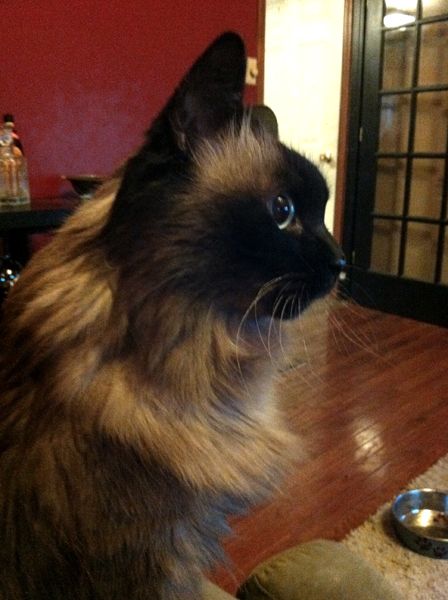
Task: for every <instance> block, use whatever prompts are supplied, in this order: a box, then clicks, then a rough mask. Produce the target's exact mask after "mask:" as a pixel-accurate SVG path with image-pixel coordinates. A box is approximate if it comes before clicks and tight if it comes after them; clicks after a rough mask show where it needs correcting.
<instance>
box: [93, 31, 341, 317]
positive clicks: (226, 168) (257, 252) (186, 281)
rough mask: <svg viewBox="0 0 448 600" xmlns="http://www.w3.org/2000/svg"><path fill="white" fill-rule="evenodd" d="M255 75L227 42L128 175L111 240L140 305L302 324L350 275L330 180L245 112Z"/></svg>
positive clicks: (198, 67) (234, 42)
mask: <svg viewBox="0 0 448 600" xmlns="http://www.w3.org/2000/svg"><path fill="white" fill-rule="evenodd" d="M245 65H246V56H245V49H244V45H243V42H242V40H241V39H240V38H239V36H237V35H236V34H233V33H227V34H224V35H222V36H221V37H220V38H218V39H217V40H216V41H215V42H214V43H213V44H212V45H211V46H210V47H209V48H208V49H207V50H206V51H205V53H204V54H203V55H202V56H201V57H200V58H199V59H198V60H197V62H196V63H195V64H194V65H193V67H192V68H191V69H190V71H189V72H188V73H187V75H186V76H185V78H184V79H183V80H182V82H181V83H180V85H179V87H178V88H177V90H176V91H175V93H174V95H173V96H172V98H171V99H170V100H169V102H168V103H167V105H166V107H165V108H164V110H163V111H162V113H161V114H160V115H159V117H158V118H157V119H156V120H155V121H154V123H153V124H152V126H151V128H150V129H149V131H148V133H147V139H146V142H145V144H144V145H143V147H142V148H141V150H140V151H139V152H138V153H137V154H136V155H135V156H134V157H133V158H131V159H130V160H129V161H128V162H127V164H126V166H125V169H124V174H123V178H122V182H121V187H120V189H119V191H118V193H117V196H116V199H115V202H114V205H113V207H112V211H111V214H110V217H109V221H108V223H107V225H106V227H105V229H104V235H103V241H104V243H105V244H106V247H107V254H108V259H109V260H110V261H111V262H112V263H113V264H115V265H116V266H117V267H118V268H119V269H120V273H121V285H120V290H121V293H122V295H123V298H124V301H126V302H127V303H128V304H131V305H135V307H140V308H141V306H142V305H143V304H144V303H145V302H148V301H149V299H150V298H153V297H154V295H163V294H164V295H166V296H167V297H174V296H175V297H178V298H182V301H183V302H184V304H185V303H187V304H190V305H191V306H197V305H201V306H205V307H213V308H215V309H216V310H218V311H221V312H223V313H227V314H231V315H236V316H237V317H238V316H240V317H242V316H243V315H246V314H247V312H248V311H250V310H252V311H253V312H254V313H257V315H258V316H260V315H265V316H274V317H278V318H292V317H296V316H297V315H298V314H299V313H300V312H301V311H302V310H303V309H304V308H305V307H306V306H307V305H308V304H309V303H310V302H311V301H312V300H314V299H315V298H317V297H320V296H322V295H324V294H326V293H327V292H328V291H329V290H331V288H332V287H333V286H334V284H335V282H336V280H337V277H338V275H339V273H340V271H341V269H342V268H343V266H344V264H345V263H344V259H343V255H342V252H341V250H340V249H339V247H338V245H337V244H336V242H335V240H334V239H333V237H332V236H331V235H330V233H329V232H328V231H327V229H326V228H325V225H324V212H325V205H326V202H327V199H328V189H327V185H326V183H325V181H324V179H323V177H322V175H321V174H320V172H319V170H318V169H317V168H316V167H315V166H314V165H313V164H312V163H311V162H309V161H308V160H307V159H305V158H304V157H303V156H301V155H299V154H298V153H296V152H294V151H293V150H291V149H289V148H287V147H285V146H284V145H282V144H281V143H280V142H279V141H278V139H277V137H276V135H275V133H276V131H275V121H274V122H273V121H272V114H268V116H267V120H266V115H263V112H264V111H259V109H257V110H255V111H253V113H251V111H250V110H247V109H246V110H245V109H244V107H243V101H242V100H243V91H244V78H245ZM131 307H132V306H131Z"/></svg>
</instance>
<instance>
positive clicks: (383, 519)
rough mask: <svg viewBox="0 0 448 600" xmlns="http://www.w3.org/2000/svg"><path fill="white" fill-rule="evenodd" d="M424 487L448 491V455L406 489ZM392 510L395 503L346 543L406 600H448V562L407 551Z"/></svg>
mask: <svg viewBox="0 0 448 600" xmlns="http://www.w3.org/2000/svg"><path fill="white" fill-rule="evenodd" d="M424 487H427V488H435V489H438V490H442V491H448V455H446V456H444V457H443V458H441V459H440V460H439V461H438V462H437V463H436V464H435V465H433V466H432V467H431V468H430V469H429V470H428V471H426V473H423V475H420V476H419V477H417V478H416V479H414V480H413V481H411V483H410V484H409V485H407V486H406V489H407V490H410V489H414V488H424ZM390 508H391V503H387V504H385V505H383V506H382V507H381V508H380V509H379V510H378V512H377V513H376V514H375V515H373V516H372V517H370V518H369V519H367V521H366V522H365V523H363V524H362V525H361V526H360V527H358V528H357V529H354V530H353V531H351V532H350V533H349V534H348V536H347V537H346V538H345V539H344V540H343V543H344V544H346V545H347V546H348V547H349V548H350V549H351V550H353V551H355V552H356V553H357V554H360V555H361V556H363V557H364V558H365V559H366V560H367V561H368V562H369V563H370V564H371V565H372V566H374V567H376V568H377V569H378V570H379V571H380V572H381V573H383V575H384V577H385V578H387V579H388V580H389V581H390V583H391V584H392V585H394V586H395V587H396V588H398V589H399V590H400V591H401V592H402V594H403V596H404V598H406V600H448V560H446V559H434V558H427V557H425V556H421V555H420V554H416V553H415V552H412V550H408V549H407V548H406V547H404V546H403V545H402V544H401V542H399V540H398V538H397V537H396V535H395V532H394V530H393V527H392V524H391V520H390ZM378 600H380V599H378Z"/></svg>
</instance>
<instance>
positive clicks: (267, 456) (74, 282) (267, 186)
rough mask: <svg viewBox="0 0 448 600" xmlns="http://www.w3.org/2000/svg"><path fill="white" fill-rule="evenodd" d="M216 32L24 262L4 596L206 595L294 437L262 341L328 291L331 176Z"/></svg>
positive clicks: (13, 325) (1, 451) (6, 333)
mask: <svg viewBox="0 0 448 600" xmlns="http://www.w3.org/2000/svg"><path fill="white" fill-rule="evenodd" d="M244 75H245V50H244V45H243V42H242V40H241V39H240V38H239V36H237V35H236V34H233V33H227V34H223V35H222V36H221V37H220V38H218V39H217V40H216V41H215V42H214V43H213V44H212V45H211V46H210V47H209V48H208V49H207V50H206V51H205V53H204V54H203V55H202V56H201V57H200V58H199V59H198V60H197V62H196V63H195V64H194V65H193V67H192V68H191V69H190V71H189V72H188V73H187V75H186V76H185V78H184V79H183V80H182V82H181V83H180V85H179V87H178V88H177V89H176V91H175V92H174V94H173V96H172V98H171V99H170V100H169V102H168V104H167V105H166V107H165V108H164V110H163V111H162V112H161V114H160V115H159V116H158V118H157V119H156V120H155V121H154V123H153V124H152V126H151V128H150V130H149V132H148V133H147V136H146V140H145V143H144V145H143V146H142V148H141V149H140V151H139V152H138V153H137V154H136V155H135V156H133V157H132V158H130V159H129V160H128V161H127V162H126V164H125V166H124V167H123V168H122V170H121V172H120V173H118V174H116V175H115V176H114V177H112V178H111V179H110V180H109V182H108V183H107V184H105V185H104V186H103V187H102V189H101V190H100V191H99V192H98V193H97V195H96V198H95V199H94V200H92V201H90V202H89V203H87V204H85V205H84V206H82V207H81V208H80V209H79V210H78V211H77V212H76V213H75V214H74V215H73V216H72V217H71V218H70V219H69V220H68V222H67V223H66V224H65V226H64V227H62V228H61V229H60V231H59V232H58V233H57V235H56V236H55V239H54V240H53V242H52V243H51V244H50V245H49V246H47V247H46V248H45V249H43V250H42V251H40V252H39V253H38V254H37V255H36V256H35V257H34V258H33V259H32V260H31V262H30V264H29V265H28V266H27V268H26V269H25V271H24V273H23V275H22V277H21V279H20V281H19V282H18V284H17V285H16V286H15V288H14V290H13V292H12V293H11V294H10V297H9V298H8V301H7V302H6V304H5V307H4V320H3V324H2V337H3V339H2V348H1V356H0V377H1V399H0V540H1V542H0V564H1V569H0V599H1V600H22V599H25V598H27V599H32V600H44V599H45V600H55V599H62V598H63V599H64V600H75V599H76V600H87V599H89V600H92V599H104V600H106V599H107V600H114V599H117V600H118V599H120V600H123V599H124V598H126V599H132V600H138V599H145V600H149V599H151V600H159V599H160V600H162V599H163V600H174V599H197V598H199V597H200V586H201V572H202V571H203V569H205V568H209V567H210V566H211V565H212V564H213V563H214V562H215V561H216V560H218V559H219V558H220V546H219V539H220V537H221V536H222V535H223V534H224V533H226V531H227V529H228V527H227V522H226V519H227V517H228V516H229V515H231V514H236V513H239V512H241V511H245V510H246V509H247V507H248V506H250V505H251V504H253V503H254V502H257V501H259V500H261V499H263V498H265V497H266V495H267V494H269V493H270V491H271V490H272V489H273V488H274V487H275V486H277V485H278V481H279V480H280V477H281V475H282V473H283V471H284V468H285V466H286V464H287V462H288V460H289V455H290V447H291V443H292V435H291V434H290V433H289V432H288V429H287V427H286V426H285V424H284V423H283V420H282V417H281V415H280V414H278V411H277V408H276V405H275V401H274V399H273V394H272V376H273V370H274V369H273V366H272V362H271V360H270V357H269V356H268V355H267V352H266V349H265V348H264V345H263V342H262V337H263V333H266V331H267V329H268V327H269V323H270V322H271V319H272V318H280V317H282V318H284V319H291V318H294V317H297V316H298V315H299V313H300V312H301V311H302V310H303V309H304V308H305V307H306V306H307V305H308V304H309V303H310V302H311V301H312V300H314V299H315V298H316V297H319V296H321V295H323V294H325V293H327V292H328V291H329V290H330V289H331V288H332V286H333V285H334V283H335V280H336V278H337V275H338V273H339V271H340V268H341V264H342V255H341V252H340V250H339V249H338V247H337V245H336V243H335V242H334V240H333V239H332V237H331V236H330V234H329V233H328V232H327V230H326V229H325V226H324V224H323V216H324V211H325V204H326V201H327V196H328V193H327V187H326V184H325V182H324V179H323V178H322V176H321V175H320V173H319V171H318V170H317V169H316V167H315V166H313V165H312V164H311V163H310V162H309V161H308V160H306V159H305V158H304V157H302V156H300V155H299V154H297V153H296V152H294V151H292V150H290V149H288V148H286V147H285V146H283V145H282V144H281V143H279V142H278V140H277V139H275V137H274V136H272V135H271V134H270V133H269V132H267V131H265V130H264V129H263V126H262V125H261V124H260V122H258V123H251V120H250V118H249V117H248V116H247V114H245V111H244V108H243V104H242V96H243V89H244Z"/></svg>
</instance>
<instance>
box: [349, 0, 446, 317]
mask: <svg viewBox="0 0 448 600" xmlns="http://www.w3.org/2000/svg"><path fill="white" fill-rule="evenodd" d="M354 28H355V30H354V40H355V45H354V63H353V64H354V70H353V88H352V90H353V105H352V116H351V150H350V157H349V158H350V160H349V164H348V169H349V170H350V174H349V180H348V186H347V190H348V198H347V212H346V227H345V233H344V246H345V249H346V251H347V253H348V255H349V259H351V260H350V262H351V265H352V267H351V269H350V270H349V273H348V279H347V289H348V292H349V293H350V295H351V296H352V297H353V298H355V299H356V300H357V301H359V302H360V303H361V304H364V305H368V306H372V307H375V308H378V309H381V310H385V311H388V312H393V313H396V314H401V315H405V316H410V317H413V318H416V319H420V320H424V321H429V322H433V323H438V324H442V325H445V326H446V325H448V220H447V217H448V214H447V204H448V0H406V1H405V2H404V1H403V0H401V1H399V0H386V2H383V1H382V0H366V1H365V2H360V3H359V5H358V6H357V8H356V11H355V20H354ZM357 94H358V95H357Z"/></svg>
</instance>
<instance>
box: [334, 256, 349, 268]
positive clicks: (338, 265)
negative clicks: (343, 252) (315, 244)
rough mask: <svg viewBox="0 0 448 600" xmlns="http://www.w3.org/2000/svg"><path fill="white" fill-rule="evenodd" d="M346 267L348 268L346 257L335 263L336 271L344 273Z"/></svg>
mask: <svg viewBox="0 0 448 600" xmlns="http://www.w3.org/2000/svg"><path fill="white" fill-rule="evenodd" d="M346 266H347V261H346V260H345V256H341V257H340V258H338V259H337V260H336V262H335V267H336V269H339V271H343V270H344V269H345V267H346Z"/></svg>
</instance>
